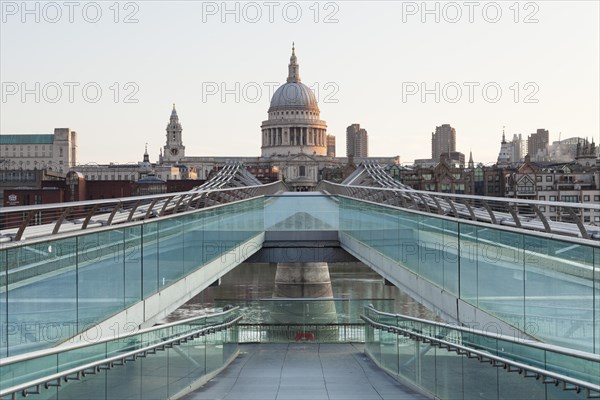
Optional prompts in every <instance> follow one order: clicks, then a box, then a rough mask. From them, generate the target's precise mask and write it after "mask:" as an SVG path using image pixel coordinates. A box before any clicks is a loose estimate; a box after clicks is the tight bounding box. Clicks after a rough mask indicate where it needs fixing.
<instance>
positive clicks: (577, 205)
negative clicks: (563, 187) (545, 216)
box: [317, 181, 600, 210]
mask: <svg viewBox="0 0 600 400" xmlns="http://www.w3.org/2000/svg"><path fill="white" fill-rule="evenodd" d="M319 185H323V186H329V185H330V186H333V187H339V188H341V189H343V188H350V187H352V188H356V189H364V190H372V191H386V192H400V193H414V194H421V195H427V196H436V197H447V198H460V199H469V200H489V201H497V202H501V203H513V204H514V203H519V204H535V205H547V206H555V207H568V208H579V209H587V208H589V209H593V210H600V204H595V203H588V204H582V203H567V202H561V201H547V200H545V201H544V200H528V199H520V198H510V197H492V196H475V195H471V194H458V193H456V194H455V193H443V192H429V191H426V190H414V189H399V188H384V187H372V186H354V185H352V186H350V185H342V184H339V183H334V182H330V181H321V182H320V183H319ZM317 190H319V186H317ZM334 194H337V193H334Z"/></svg>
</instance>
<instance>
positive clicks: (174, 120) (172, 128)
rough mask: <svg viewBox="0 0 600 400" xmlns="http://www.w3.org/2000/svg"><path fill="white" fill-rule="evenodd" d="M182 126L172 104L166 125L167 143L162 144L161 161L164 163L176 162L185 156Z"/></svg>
mask: <svg viewBox="0 0 600 400" xmlns="http://www.w3.org/2000/svg"><path fill="white" fill-rule="evenodd" d="M182 132H183V128H182V127H181V123H180V122H179V116H178V115H177V110H176V109H175V104H173V111H171V118H170V119H169V124H168V125H167V143H166V144H165V146H164V151H163V157H162V161H163V162H166V163H177V162H179V160H181V159H182V158H183V157H185V146H184V145H183V139H182V135H181V134H182Z"/></svg>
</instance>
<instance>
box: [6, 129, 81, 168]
mask: <svg viewBox="0 0 600 400" xmlns="http://www.w3.org/2000/svg"><path fill="white" fill-rule="evenodd" d="M0 162H2V165H3V168H4V169H20V170H36V169H47V170H50V171H56V172H67V171H68V170H69V169H70V168H71V167H72V166H74V165H76V164H77V132H75V131H71V129H69V128H55V129H54V133H53V134H52V133H50V134H2V135H0Z"/></svg>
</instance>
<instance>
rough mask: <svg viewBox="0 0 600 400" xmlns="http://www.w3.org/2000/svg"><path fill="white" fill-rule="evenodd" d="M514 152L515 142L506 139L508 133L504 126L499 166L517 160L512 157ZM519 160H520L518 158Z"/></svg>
mask: <svg viewBox="0 0 600 400" xmlns="http://www.w3.org/2000/svg"><path fill="white" fill-rule="evenodd" d="M512 154H513V143H512V142H510V143H509V142H507V141H506V134H505V133H504V127H502V142H500V153H498V162H497V165H498V166H507V165H509V164H510V163H512V162H515V160H513V159H512ZM517 161H518V160H517Z"/></svg>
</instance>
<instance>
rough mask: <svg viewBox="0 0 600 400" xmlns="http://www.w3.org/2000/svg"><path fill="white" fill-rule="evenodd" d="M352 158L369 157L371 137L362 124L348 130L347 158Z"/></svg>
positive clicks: (352, 126)
mask: <svg viewBox="0 0 600 400" xmlns="http://www.w3.org/2000/svg"><path fill="white" fill-rule="evenodd" d="M350 156H353V157H368V156H369V135H368V133H367V130H366V129H364V128H361V127H360V124H352V125H350V126H349V127H347V128H346V157H350Z"/></svg>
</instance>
